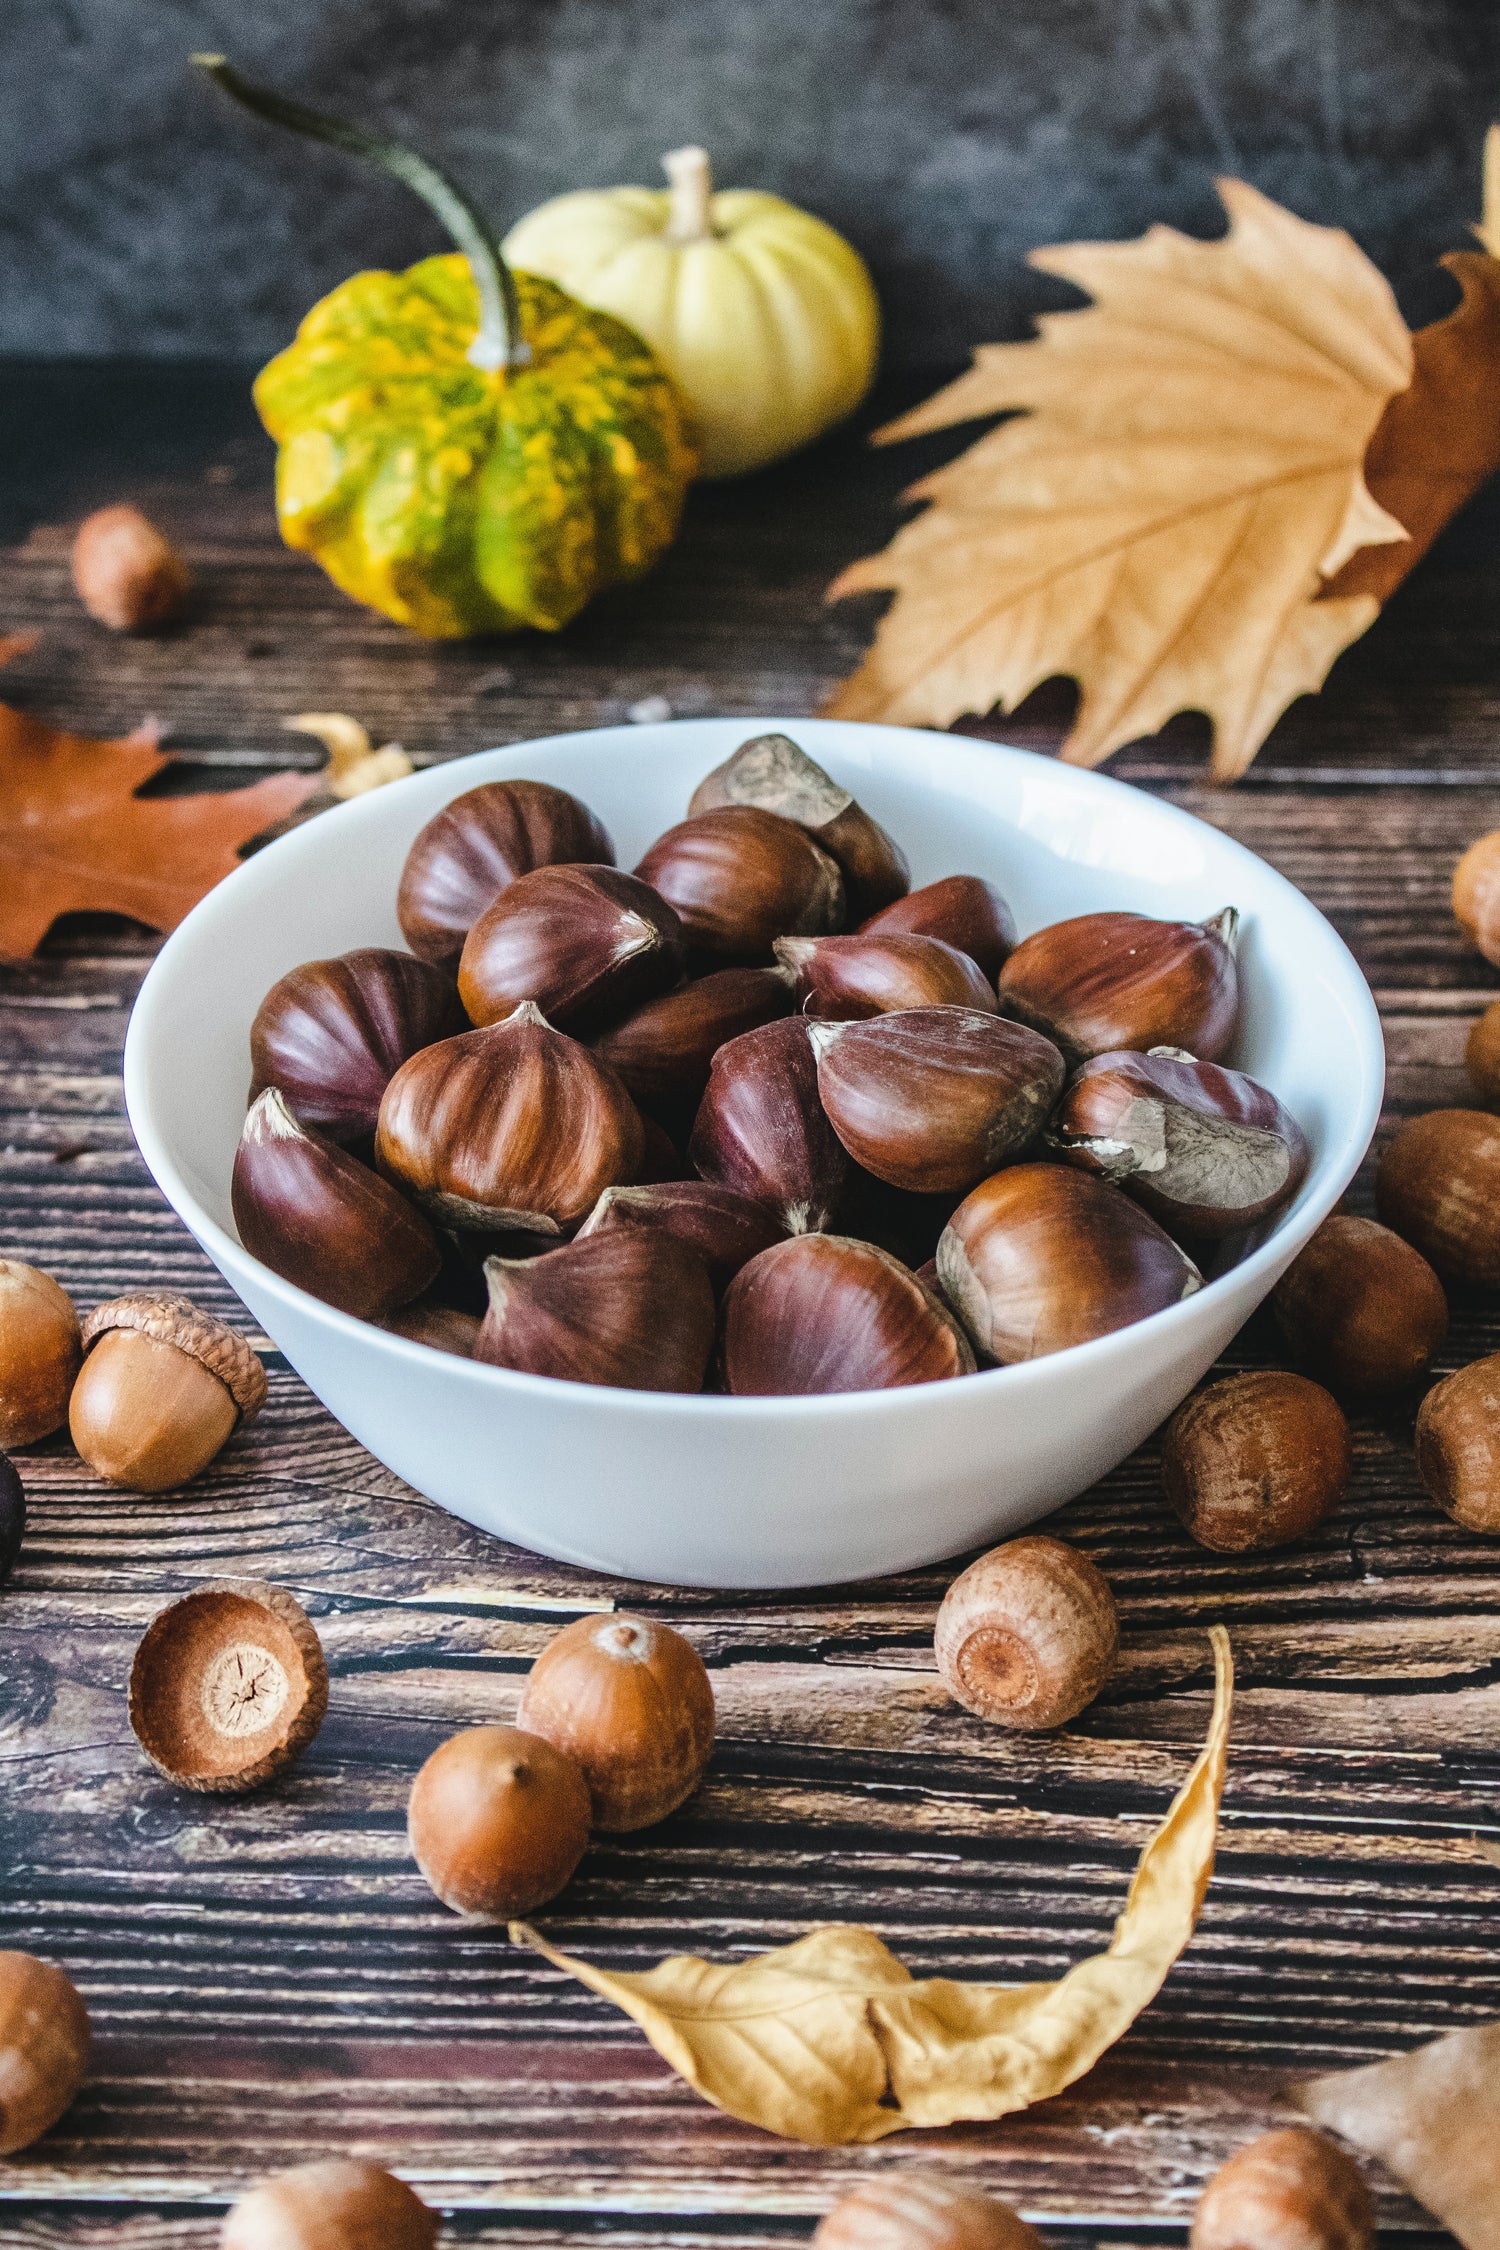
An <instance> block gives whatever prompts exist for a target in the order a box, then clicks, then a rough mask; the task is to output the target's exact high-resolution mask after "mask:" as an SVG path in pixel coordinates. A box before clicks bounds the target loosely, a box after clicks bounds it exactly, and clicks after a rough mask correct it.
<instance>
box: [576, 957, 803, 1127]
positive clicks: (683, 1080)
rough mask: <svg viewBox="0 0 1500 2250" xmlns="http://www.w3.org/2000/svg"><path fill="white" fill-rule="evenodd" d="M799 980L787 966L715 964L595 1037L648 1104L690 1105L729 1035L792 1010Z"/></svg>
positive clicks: (605, 1057) (598, 1049) (599, 1050)
mask: <svg viewBox="0 0 1500 2250" xmlns="http://www.w3.org/2000/svg"><path fill="white" fill-rule="evenodd" d="M792 985H793V979H792V976H791V973H790V971H789V970H786V969H781V968H776V969H715V970H714V971H713V973H712V974H711V975H709V976H706V977H698V978H696V979H695V980H694V981H693V983H691V984H684V985H680V986H679V987H678V989H677V991H675V992H666V993H663V994H662V996H661V998H660V999H659V1000H648V1001H647V1002H646V1004H645V1006H644V1007H643V1008H637V1009H636V1011H635V1013H634V1015H630V1016H627V1017H626V1018H625V1020H624V1022H623V1023H618V1024H615V1025H613V1026H612V1028H611V1029H610V1030H608V1031H604V1032H601V1033H600V1034H599V1036H598V1037H597V1038H596V1039H594V1040H592V1041H591V1042H590V1044H591V1045H592V1047H593V1050H594V1053H595V1054H596V1055H598V1056H599V1058H600V1060H601V1061H602V1062H607V1063H608V1064H609V1066H610V1068H611V1069H612V1070H615V1071H618V1073H619V1075H620V1077H621V1078H622V1079H623V1080H624V1082H625V1084H626V1086H627V1087H628V1088H629V1090H630V1092H631V1094H632V1095H633V1096H634V1098H635V1099H636V1101H638V1102H640V1103H641V1104H642V1106H643V1107H645V1108H649V1109H663V1110H667V1111H670V1112H677V1111H680V1110H682V1109H684V1108H686V1109H688V1110H691V1109H692V1108H693V1107H695V1106H696V1105H697V1103H698V1102H700V1101H701V1100H702V1098H703V1089H704V1087H705V1086H706V1085H707V1084H708V1074H709V1071H710V1069H711V1068H712V1065H713V1059H714V1056H715V1055H716V1054H717V1053H718V1051H719V1049H720V1048H721V1047H722V1046H724V1045H725V1043H726V1042H727V1041H728V1040H731V1039H738V1037H739V1036H740V1033H741V1032H742V1031H756V1030H758V1029H759V1028H760V1026H761V1025H762V1024H763V1023H774V1022H775V1020H776V1018H777V1017H778V1016H789V1015H790V1014H791V1012H792V1009H793V1007H794V1006H795V1005H796V1001H795V997H794V994H793V990H792Z"/></svg>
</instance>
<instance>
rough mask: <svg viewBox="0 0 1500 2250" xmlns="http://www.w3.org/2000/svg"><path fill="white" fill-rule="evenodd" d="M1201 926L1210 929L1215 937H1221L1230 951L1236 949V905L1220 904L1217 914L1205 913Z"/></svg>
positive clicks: (1238, 924) (1237, 934) (1238, 931)
mask: <svg viewBox="0 0 1500 2250" xmlns="http://www.w3.org/2000/svg"><path fill="white" fill-rule="evenodd" d="M1203 927H1204V929H1205V930H1211V931H1212V932H1213V933H1214V935H1215V936H1216V937H1221V938H1222V939H1223V940H1224V943H1225V945H1226V946H1227V947H1228V948H1229V951H1230V952H1231V953H1235V952H1237V951H1238V949H1239V942H1240V910H1239V908H1238V907H1237V906H1221V907H1220V909H1219V911H1218V913H1217V914H1209V915H1206V916H1205V918H1204V922H1203Z"/></svg>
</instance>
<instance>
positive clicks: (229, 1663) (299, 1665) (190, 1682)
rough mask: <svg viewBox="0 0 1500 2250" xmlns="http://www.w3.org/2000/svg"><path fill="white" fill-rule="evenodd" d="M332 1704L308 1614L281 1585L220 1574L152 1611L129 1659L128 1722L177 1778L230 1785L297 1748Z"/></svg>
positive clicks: (214, 1786)
mask: <svg viewBox="0 0 1500 2250" xmlns="http://www.w3.org/2000/svg"><path fill="white" fill-rule="evenodd" d="M327 1709H328V1667H327V1665H326V1664H325V1662H324V1660H323V1648H322V1643H321V1642H320V1641H319V1639H318V1636H317V1633H316V1631H315V1630H314V1628H313V1623H312V1620H311V1618H310V1617H309V1616H308V1615H307V1612H306V1611H305V1610H304V1609H303V1608H302V1606H301V1604H300V1603H299V1602H296V1601H294V1600H293V1598H292V1596H291V1595H290V1594H288V1593H286V1592H285V1591H284V1590H283V1589H282V1588H281V1587H280V1586H268V1585H266V1584H265V1583H264V1581H263V1580H261V1579H258V1578H221V1579H214V1580H212V1581H210V1583H209V1584H207V1585H206V1586H200V1587H198V1588H197V1590H196V1591H195V1592H193V1593H191V1594H184V1596H183V1597H182V1599H181V1600H180V1601H175V1602H172V1603H170V1604H169V1605H168V1607H167V1608H166V1609H164V1610H162V1612H161V1613H160V1615H159V1616H158V1617H156V1618H155V1619H153V1621H152V1623H151V1625H150V1626H149V1627H148V1628H147V1631H146V1635H145V1638H144V1639H143V1640H142V1642H141V1645H140V1647H139V1648H138V1649H137V1650H136V1652H135V1662H134V1663H133V1664H132V1665H131V1668H130V1723H131V1725H132V1727H133V1728H134V1729H135V1733H136V1739H137V1741H138V1742H139V1743H140V1746H141V1748H142V1749H143V1750H144V1751H145V1753H146V1755H147V1757H148V1758H149V1759H150V1760H151V1763H152V1764H153V1765H154V1766H155V1767H156V1768H157V1770H158V1771H159V1772H161V1773H164V1774H165V1775H166V1776H167V1779H168V1780H169V1781H175V1782H176V1783H177V1785H178V1787H179V1788H181V1789H196V1790H201V1791H203V1792H205V1793H207V1794H209V1795H212V1796H236V1795H238V1794H240V1792H241V1791H243V1790H246V1789H258V1788H260V1787H261V1785H262V1784H263V1783H264V1782H267V1781H271V1780H273V1779H274V1778H275V1776H276V1775H277V1774H279V1773H282V1772H284V1771H285V1769H286V1768H287V1767H288V1766H289V1765H291V1764H293V1762H294V1761H295V1760H296V1759H298V1758H300V1757H301V1755H302V1753H303V1751H304V1750H305V1749H306V1748H307V1746H308V1744H309V1743H310V1742H311V1741H312V1739H313V1736H314V1735H315V1734H316V1733H317V1731H318V1729H319V1727H320V1726H321V1725H322V1724H323V1719H324V1715H325V1714H326V1712H327Z"/></svg>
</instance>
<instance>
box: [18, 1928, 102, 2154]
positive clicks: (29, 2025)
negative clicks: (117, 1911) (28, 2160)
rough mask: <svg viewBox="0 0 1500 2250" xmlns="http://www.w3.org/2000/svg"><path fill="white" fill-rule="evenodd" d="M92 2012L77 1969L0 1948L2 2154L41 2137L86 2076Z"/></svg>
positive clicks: (54, 2121)
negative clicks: (71, 1973) (69, 1972)
mask: <svg viewBox="0 0 1500 2250" xmlns="http://www.w3.org/2000/svg"><path fill="white" fill-rule="evenodd" d="M89 2046H90V2033H89V2012H88V2010H87V2008H86V2007H85V2006H84V2004H83V2001H82V1999H81V1998H80V1996H79V1993H78V1988H77V1986H76V1985H75V1984H74V1983H73V1980H72V1978H71V1977H68V1976H65V1975H64V1973H63V1971H62V1970H61V1969H59V1968H56V1967H54V1965H53V1964H52V1962H50V1961H39V1960H38V1959H37V1957H36V1955H35V1954H34V1953H0V2156H14V2155H15V2153H16V2151H17V2149H23V2148H29V2147H30V2146H31V2144H32V2142H33V2141H37V2140H40V2139H41V2137H42V2135H43V2133H45V2132H46V2131H47V2130H48V2128H49V2127H50V2126H53V2125H55V2124H56V2123H57V2121H58V2119H59V2118H60V2117H61V2116H62V2114H63V2111H64V2110H65V2109H66V2108H67V2107H68V2106H69V2104H70V2103H71V2102H72V2100H73V2098H74V2096H75V2095H76V2094H77V2093H78V2091H79V2089H80V2087H81V2086H82V2085H83V2082H84V2079H85V2078H86V2077H87V2076H88V2067H89Z"/></svg>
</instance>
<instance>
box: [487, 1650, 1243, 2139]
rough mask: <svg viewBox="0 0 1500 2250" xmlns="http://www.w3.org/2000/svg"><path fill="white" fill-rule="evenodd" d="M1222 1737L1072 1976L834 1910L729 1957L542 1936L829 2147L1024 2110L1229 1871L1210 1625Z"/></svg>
mask: <svg viewBox="0 0 1500 2250" xmlns="http://www.w3.org/2000/svg"><path fill="white" fill-rule="evenodd" d="M1210 1637H1211V1639H1212V1641H1213V1649H1214V1675H1215V1687H1214V1710H1213V1718H1212V1720H1211V1721H1210V1724H1209V1732H1208V1740H1207V1741H1206V1742H1205V1744H1204V1746H1203V1749H1202V1751H1201V1752H1200V1753H1199V1756H1198V1759H1197V1761H1196V1763H1195V1764H1194V1766H1193V1769H1192V1772H1191V1773H1190V1774H1189V1775H1188V1778H1187V1780H1186V1782H1185V1783H1184V1784H1183V1787H1182V1789H1181V1790H1180V1792H1179V1793H1178V1796H1177V1798H1176V1801H1175V1802H1174V1804H1173V1806H1172V1809H1171V1811H1170V1812H1169V1813H1168V1814H1167V1817H1166V1819H1165V1820H1164V1821H1163V1823H1162V1825H1161V1827H1160V1828H1159V1829H1158V1830H1157V1832H1156V1834H1155V1835H1154V1836H1153V1837H1152V1839H1151V1841H1150V1843H1149V1844H1147V1846H1146V1848H1145V1850H1144V1852H1143V1853H1142V1854H1141V1859H1140V1864H1139V1866H1138V1867H1137V1869H1136V1873H1135V1880H1134V1881H1133V1882H1132V1884H1131V1886H1130V1893H1129V1896H1128V1897H1127V1899H1126V1901H1125V1910H1124V1912H1123V1913H1122V1914H1121V1916H1120V1919H1119V1921H1118V1922H1117V1923H1116V1924H1115V1933H1114V1937H1113V1939H1112V1940H1111V1942H1110V1945H1109V1949H1108V1951H1107V1952H1105V1953H1098V1954H1094V1955H1092V1956H1090V1958H1089V1959H1088V1960H1085V1961H1080V1962H1079V1964H1078V1966H1077V1967H1076V1968H1074V1969H1070V1970H1069V1971H1068V1973H1067V1975H1066V1976H1064V1977H1062V1978H1060V1979H1059V1980H1058V1981H1057V1982H1056V1983H1055V1984H1022V1985H986V1984H958V1983H955V1982H953V1981H952V1980H951V1979H949V1978H947V1977H933V1978H930V1979H928V1980H926V1981H924V1982H921V1983H919V1982H917V1980H916V1979H915V1978H913V1976H912V1975H911V1973H910V1971H909V1970H907V1969H905V1968H903V1966H902V1964H901V1963H900V1962H899V1961H898V1960H897V1959H896V1957H895V1955H894V1954H893V1953H891V1952H890V1951H889V1950H888V1949H887V1948H886V1946H885V1945H884V1944H882V1942H881V1940H880V1939H879V1938H878V1937H876V1936H875V1934H874V1932H873V1931H871V1930H862V1929H855V1928H847V1927H840V1926H837V1925H826V1926H824V1927H823V1928H820V1929H816V1930H812V1931H810V1932H809V1934H808V1935H807V1936H806V1937H805V1938H800V1939H799V1940H798V1941H797V1943H796V1944H795V1945H787V1946H782V1947H780V1948H779V1949H778V1950H777V1951H776V1952H774V1953H763V1954H760V1955H758V1956H756V1957H755V1958H754V1959H753V1960H749V1961H741V1962H737V1963H734V1964H733V1965H730V1966H719V1965H717V1964H715V1963H713V1962H709V1961H700V1960H698V1959H696V1958H695V1957H694V1956H693V1955H692V1954H675V1955H674V1956H673V1957H672V1958H671V1959H670V1960H667V1961H663V1962H661V1963H660V1964H659V1966H658V1967H656V1968H654V1969H648V1970H646V1971H644V1972H643V1973H640V1974H635V1975H628V1974H627V1975H619V1976H611V1975H609V1974H607V1973H606V1972H605V1971H604V1970H602V1969H596V1968H593V1967H592V1966H591V1965H590V1964H589V1963H588V1962H586V1961H578V1960H574V1959H573V1958H572V1957H571V1956H569V1955H568V1954H565V1953H559V1952H558V1951H557V1950H556V1948H555V1947H553V1946H551V1945H549V1944H548V1943H547V1941H546V1940H545V1939H544V1938H542V1937H540V1936H539V1935H538V1934H537V1932H536V1931H535V1930H532V1929H529V1928H527V1927H526V1926H525V1925H524V1924H522V1923H513V1924H512V1926H511V1936H512V1937H513V1938H514V1939H515V1940H516V1942H517V1943H518V1944H522V1945H529V1946H532V1947H534V1948H535V1949H536V1951H537V1952H539V1953H542V1954H544V1955H545V1956H546V1958H547V1959H548V1960H549V1961H551V1962H552V1963H553V1964H554V1966H555V1967H557V1968H559V1969H565V1970H567V1972H568V1974H569V1975H570V1976H575V1977H577V1978H578V1979H579V1981H580V1982H581V1983H583V1984H586V1985H588V1986H589V1987H590V1989H591V1990H592V1991H594V1992H597V1993H600V1994H602V1996H603V1997H604V1998H605V1999H606V2000H611V2001H613V2002H614V2003H615V2005H616V2006H617V2007H619V2008H623V2009H624V2011H625V2013H626V2014H627V2015H628V2016H630V2017H632V2018H633V2019H634V2021H635V2022H636V2023H638V2024H639V2025H640V2027H641V2029H642V2030H643V2031H644V2032H645V2034H646V2037H647V2038H648V2039H649V2040H650V2042H651V2044H652V2046H653V2047H654V2048H655V2049H656V2051H657V2053H658V2054H659V2055H660V2056H662V2058H663V2059H664V2060H665V2061H666V2062H668V2063H670V2064H671V2066H672V2068H673V2069H674V2070H675V2071H677V2072H678V2073H679V2074H680V2076H682V2077H683V2078H685V2079H686V2080H687V2082H688V2084H689V2085H690V2086H692V2087H695V2088H696V2090H697V2091H698V2092H699V2093H700V2094H702V2095H703V2096H704V2097H705V2099H706V2100H708V2101H711V2102H713V2103H714V2104H715V2105H716V2106H717V2107H718V2108H719V2109H723V2110H727V2111H728V2112H729V2114H730V2116H731V2117H739V2118H743V2119H744V2120H745V2121H746V2122H747V2123H748V2124H751V2125H761V2126H764V2127H765V2128H766V2130H767V2131H768V2132H772V2133H779V2134H781V2135H782V2137H783V2138H784V2139H786V2140H793V2141H805V2142H808V2143H810V2144H811V2145H812V2146H814V2147H832V2146H837V2145H840V2144H843V2143H846V2142H850V2141H878V2140H883V2139H884V2138H885V2136H886V2134H888V2133H895V2132H899V2131H900V2130H901V2129H902V2128H903V2127H904V2126H908V2125H951V2124H953V2123H955V2122H956V2121H957V2120H959V2119H987V2118H995V2117H1004V2116H1007V2115H1008V2114H1009V2113H1010V2112H1011V2111H1012V2110H1017V2109H1025V2108H1027V2107H1028V2106H1029V2105H1030V2104H1031V2103H1032V2102H1038V2101H1044V2100H1045V2099H1046V2098H1047V2097H1048V2096H1049V2095H1051V2094H1056V2093H1060V2092H1061V2091H1062V2089H1063V2087H1064V2086H1070V2085H1071V2084H1072V2083H1073V2081H1074V2079H1075V2078H1081V2077H1082V2075H1083V2073H1084V2072H1085V2071H1086V2070H1089V2069H1092V2067H1093V2065H1094V2064H1095V2063H1096V2062H1097V2061H1098V2060H1099V2057H1100V2056H1101V2055H1102V2054H1103V2053H1104V2052H1105V2050H1106V2049H1107V2048H1109V2047H1111V2046H1113V2044H1114V2042H1115V2041H1116V2040H1117V2039H1118V2038H1119V2037H1120V2036H1121V2035H1122V2033H1123V2032H1125V2031H1126V2030H1128V2029H1129V2027H1130V2025H1131V2024H1132V2023H1133V2022H1134V2021H1135V2019H1136V2017H1137V2016H1138V2015H1139V2014H1140V2012H1141V2010H1142V2008H1144V2007H1145V2006H1146V2005H1147V2003H1148V2002H1149V2001H1151V2000H1152V1999H1154V1998H1155V1996H1156V1994H1157V1992H1158V1991H1159V1990H1160V1988H1161V1984H1162V1981H1163V1979H1164V1978H1165V1976H1166V1974H1167V1971H1168V1970H1169V1969H1170V1968H1171V1966H1172V1964H1173V1962H1174V1961H1175V1960H1176V1959H1177V1957H1178V1955H1179V1954H1180V1953H1181V1951H1182V1949H1183V1947H1184V1946H1185V1945H1186V1944H1187V1942H1188V1940H1189V1938H1190V1937H1191V1936H1192V1934H1193V1929H1194V1926H1195V1924H1196V1922H1197V1919H1198V1910H1199V1908H1200V1906H1201V1905H1202V1903H1203V1894H1204V1892H1205V1891H1206V1890H1207V1888H1208V1879H1209V1876H1210V1875H1211V1874H1212V1872H1213V1862H1214V1846H1215V1842H1216V1840H1217V1835H1218V1816H1219V1798H1220V1796H1221V1794H1222V1792H1223V1787H1224V1766H1225V1754H1226V1745H1227V1742H1228V1737H1229V1714H1230V1706H1231V1702H1232V1700H1233V1690H1234V1667H1233V1664H1232V1661H1231V1658H1230V1652H1229V1636H1228V1634H1227V1633H1226V1632H1225V1631H1224V1629H1223V1627H1222V1626H1217V1625H1216V1626H1215V1627H1214V1628H1213V1632H1212V1634H1211V1636H1210Z"/></svg>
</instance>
